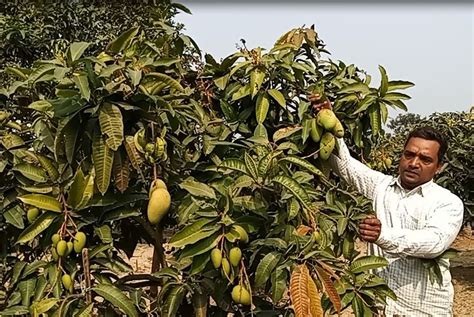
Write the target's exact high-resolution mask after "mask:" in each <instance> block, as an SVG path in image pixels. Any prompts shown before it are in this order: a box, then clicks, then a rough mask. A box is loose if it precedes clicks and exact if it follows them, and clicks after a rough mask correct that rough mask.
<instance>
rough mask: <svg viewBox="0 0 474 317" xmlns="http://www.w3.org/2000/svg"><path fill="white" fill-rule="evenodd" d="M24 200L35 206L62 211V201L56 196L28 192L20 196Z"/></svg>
mask: <svg viewBox="0 0 474 317" xmlns="http://www.w3.org/2000/svg"><path fill="white" fill-rule="evenodd" d="M18 199H20V200H21V201H22V202H24V203H25V204H27V205H31V206H35V207H37V208H39V209H45V210H51V211H55V212H61V211H62V206H61V203H60V202H59V201H58V200H57V199H56V198H54V197H51V196H47V195H42V194H26V195H23V196H20V197H18Z"/></svg>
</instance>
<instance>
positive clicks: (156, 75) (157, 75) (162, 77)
mask: <svg viewBox="0 0 474 317" xmlns="http://www.w3.org/2000/svg"><path fill="white" fill-rule="evenodd" d="M146 76H147V77H154V78H156V79H158V80H160V81H162V82H163V83H165V84H166V85H168V86H169V87H170V88H172V89H174V90H177V91H180V92H183V91H184V88H183V86H181V84H180V83H179V82H178V81H177V80H176V79H174V78H172V77H170V76H168V75H166V74H162V73H155V72H152V73H148V74H147V75H146Z"/></svg>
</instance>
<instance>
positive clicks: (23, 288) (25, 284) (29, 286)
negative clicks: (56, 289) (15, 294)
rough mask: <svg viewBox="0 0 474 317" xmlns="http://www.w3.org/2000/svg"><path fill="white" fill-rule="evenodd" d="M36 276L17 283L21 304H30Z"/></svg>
mask: <svg viewBox="0 0 474 317" xmlns="http://www.w3.org/2000/svg"><path fill="white" fill-rule="evenodd" d="M35 286H36V278H31V279H29V280H26V281H21V282H19V283H18V289H19V290H20V294H21V304H22V305H23V306H30V301H31V297H33V295H34V294H35Z"/></svg>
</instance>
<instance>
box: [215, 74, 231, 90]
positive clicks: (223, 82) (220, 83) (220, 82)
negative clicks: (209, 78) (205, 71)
mask: <svg viewBox="0 0 474 317" xmlns="http://www.w3.org/2000/svg"><path fill="white" fill-rule="evenodd" d="M229 78H230V74H227V75H224V76H222V77H219V78H216V79H214V83H215V84H216V86H217V88H219V89H220V90H224V89H225V86H227V82H228V81H229Z"/></svg>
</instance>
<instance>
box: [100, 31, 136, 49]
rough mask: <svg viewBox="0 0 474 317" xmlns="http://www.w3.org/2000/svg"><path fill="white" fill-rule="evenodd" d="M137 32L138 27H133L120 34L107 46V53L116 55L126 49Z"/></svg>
mask: <svg viewBox="0 0 474 317" xmlns="http://www.w3.org/2000/svg"><path fill="white" fill-rule="evenodd" d="M138 30H139V28H138V27H134V28H131V29H128V30H127V31H125V32H123V33H122V34H120V35H119V37H117V38H116V39H115V40H113V41H112V42H110V43H109V45H107V51H109V52H112V53H115V54H117V53H120V52H121V51H123V50H124V49H126V48H127V47H128V45H129V44H130V42H131V41H132V40H133V38H134V37H135V36H136V35H137V34H138Z"/></svg>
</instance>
